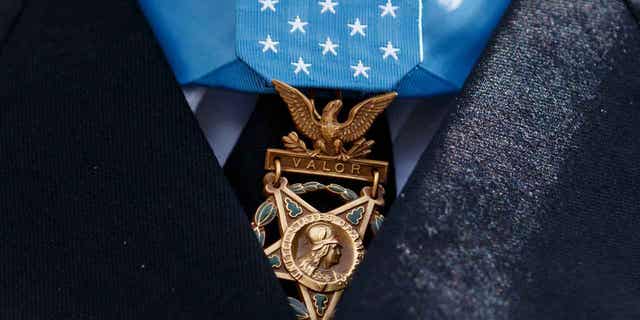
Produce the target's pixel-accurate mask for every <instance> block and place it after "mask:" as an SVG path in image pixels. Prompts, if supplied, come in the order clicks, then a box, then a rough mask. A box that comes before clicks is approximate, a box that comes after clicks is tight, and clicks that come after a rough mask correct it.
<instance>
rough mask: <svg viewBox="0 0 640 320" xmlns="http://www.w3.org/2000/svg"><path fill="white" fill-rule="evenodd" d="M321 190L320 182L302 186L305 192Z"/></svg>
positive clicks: (322, 186) (307, 183)
mask: <svg viewBox="0 0 640 320" xmlns="http://www.w3.org/2000/svg"><path fill="white" fill-rule="evenodd" d="M322 188H324V185H323V184H322V183H320V182H315V181H311V182H306V183H305V184H304V189H305V190H307V192H309V191H316V190H320V189H322Z"/></svg>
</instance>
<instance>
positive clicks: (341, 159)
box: [338, 153, 351, 161]
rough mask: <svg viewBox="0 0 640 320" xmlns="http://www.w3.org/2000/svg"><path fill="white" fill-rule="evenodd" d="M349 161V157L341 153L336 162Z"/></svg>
mask: <svg viewBox="0 0 640 320" xmlns="http://www.w3.org/2000/svg"><path fill="white" fill-rule="evenodd" d="M349 159H351V156H350V155H348V154H346V153H341V154H340V155H339V156H338V160H340V161H349Z"/></svg>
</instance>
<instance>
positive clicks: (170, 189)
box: [0, 1, 289, 319]
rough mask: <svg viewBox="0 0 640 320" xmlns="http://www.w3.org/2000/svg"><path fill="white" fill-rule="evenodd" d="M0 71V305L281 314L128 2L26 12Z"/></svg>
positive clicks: (252, 243)
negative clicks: (0, 267)
mask: <svg viewBox="0 0 640 320" xmlns="http://www.w3.org/2000/svg"><path fill="white" fill-rule="evenodd" d="M0 69H2V70H3V72H2V73H1V74H0V92H2V95H1V96H2V102H1V104H2V108H1V110H0V115H1V116H0V121H1V125H0V150H2V151H1V152H0V164H1V166H0V167H2V168H3V169H2V171H0V174H1V175H2V176H3V179H2V180H3V181H4V182H3V183H2V187H0V191H1V194H2V200H1V201H0V211H1V212H2V216H1V217H0V230H1V231H0V234H2V238H5V239H8V241H10V242H11V245H10V246H9V247H7V246H4V245H3V248H4V249H3V250H2V251H1V253H0V261H3V265H4V266H5V267H3V271H2V273H1V275H0V277H1V278H2V281H0V283H2V287H1V288H0V291H2V292H4V293H8V292H9V291H11V295H5V294H0V295H2V296H4V297H7V296H11V297H12V298H11V301H14V302H16V303H9V304H8V305H9V306H10V307H11V308H14V309H15V310H13V311H14V312H15V313H16V314H20V315H23V316H25V315H30V316H28V317H29V318H48V317H65V318H75V317H83V318H84V317H90V318H94V317H100V318H120V319H124V318H144V319H146V318H172V319H177V318H188V319H197V318H202V319H204V318H211V319H213V318H254V317H256V316H258V315H261V316H264V317H267V318H278V319H280V318H286V317H288V316H289V308H288V306H287V304H286V299H285V298H284V294H283V292H282V290H281V288H280V285H279V284H278V282H277V281H276V280H275V277H274V276H273V273H272V272H271V271H270V268H269V267H268V266H267V264H266V260H265V259H264V256H263V254H262V252H261V251H260V248H259V246H258V243H257V241H256V239H255V236H254V235H253V233H252V232H251V230H250V228H249V224H248V221H247V220H246V216H245V214H244V212H243V211H242V209H241V207H240V205H239V204H238V201H237V199H236V197H235V195H234V192H233V191H232V189H231V188H230V186H229V184H228V182H227V181H226V180H225V178H224V175H223V171H222V169H221V168H220V167H219V166H218V165H217V162H216V160H215V158H214V156H213V155H212V153H211V151H210V149H209V147H208V146H207V143H206V140H205V138H204V136H203V134H202V132H201V130H200V128H199V127H198V124H197V122H196V121H195V119H194V116H193V114H192V113H191V111H190V110H189V107H188V106H187V105H186V103H185V101H184V97H183V96H182V93H181V92H180V89H179V87H178V85H177V84H176V82H175V81H174V79H173V77H172V74H171V70H170V68H169V67H168V65H167V64H166V63H165V61H164V58H163V56H162V52H161V51H160V49H159V47H158V46H157V44H156V43H155V41H154V39H153V35H152V33H151V32H150V30H149V28H148V27H147V25H146V23H145V20H144V18H143V16H142V15H141V13H140V12H139V10H138V9H137V8H136V7H135V5H133V4H132V3H131V2H130V1H108V2H104V3H95V2H87V1H72V2H67V3H65V4H64V5H61V4H56V3H53V2H51V3H50V2H47V1H30V2H29V5H28V6H27V7H26V8H25V10H24V12H23V15H22V16H21V19H20V20H19V21H18V23H17V24H16V26H15V29H14V30H13V32H12V33H11V34H10V35H9V37H8V40H7V43H6V45H5V47H4V48H3V50H2V56H1V57H0ZM4 70H6V72H4ZM7 182H8V183H7ZM6 243H7V242H6V241H5V244H6ZM16 288H17V290H16ZM2 301H4V298H3V299H2ZM18 301H19V302H20V303H17V302H18ZM1 304H2V305H7V304H5V303H4V302H3V303H1ZM33 305H37V306H38V307H37V308H33V307H32V306H33Z"/></svg>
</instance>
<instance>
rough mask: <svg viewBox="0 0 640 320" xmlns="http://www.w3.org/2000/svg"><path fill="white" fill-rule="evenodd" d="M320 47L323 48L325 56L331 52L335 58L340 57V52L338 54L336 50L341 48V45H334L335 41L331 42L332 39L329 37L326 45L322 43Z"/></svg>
mask: <svg viewBox="0 0 640 320" xmlns="http://www.w3.org/2000/svg"><path fill="white" fill-rule="evenodd" d="M319 45H320V46H321V47H322V55H323V56H324V55H326V54H327V53H328V52H331V53H332V54H333V55H334V56H337V55H338V52H336V48H337V47H339V45H337V44H335V43H333V41H331V38H329V37H327V40H326V41H325V42H324V43H320V44H319Z"/></svg>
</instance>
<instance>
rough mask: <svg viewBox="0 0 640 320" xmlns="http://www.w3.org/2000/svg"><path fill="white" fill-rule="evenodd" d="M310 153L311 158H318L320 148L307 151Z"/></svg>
mask: <svg viewBox="0 0 640 320" xmlns="http://www.w3.org/2000/svg"><path fill="white" fill-rule="evenodd" d="M307 154H308V155H309V157H311V158H317V157H318V155H319V154H320V150H313V151H309V152H308V153H307Z"/></svg>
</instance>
